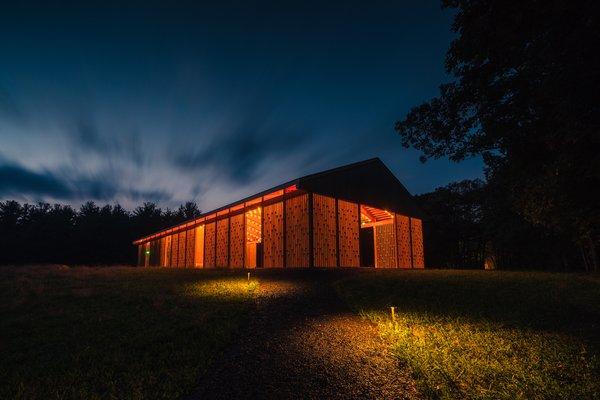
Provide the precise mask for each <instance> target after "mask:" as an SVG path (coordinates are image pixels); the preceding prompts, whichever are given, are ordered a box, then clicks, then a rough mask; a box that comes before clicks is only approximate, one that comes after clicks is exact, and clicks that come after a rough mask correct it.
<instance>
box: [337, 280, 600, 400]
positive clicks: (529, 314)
mask: <svg viewBox="0 0 600 400" xmlns="http://www.w3.org/2000/svg"><path fill="white" fill-rule="evenodd" d="M335 286H336V289H337V291H338V293H340V295H341V296H342V297H343V298H344V299H346V301H347V302H348V303H349V304H350V305H351V306H352V307H353V308H354V309H355V310H357V311H358V312H360V313H362V314H363V315H364V316H365V317H366V318H368V319H370V320H372V321H374V322H376V323H377V324H378V325H379V327H380V331H381V334H382V335H383V336H384V337H385V338H386V339H388V340H389V342H390V344H391V346H392V349H393V352H394V354H395V355H396V356H397V357H398V359H399V361H400V362H401V363H402V364H404V365H406V366H408V367H409V368H410V369H411V372H412V373H413V375H414V377H415V379H416V380H417V383H418V385H419V388H420V390H421V391H422V393H423V394H424V395H425V396H426V397H428V398H432V399H591V398H600V370H599V368H600V363H599V358H598V357H599V351H598V350H599V341H600V325H599V324H600V279H599V278H598V277H589V276H581V275H566V274H565V275H561V274H547V273H516V272H515V273H511V272H487V271H435V270H432V271H377V272H374V273H371V274H360V275H358V276H353V277H349V278H346V279H342V280H341V281H338V282H336V285H335ZM390 306H395V307H396V310H397V316H396V318H395V321H392V319H391V315H390V310H389V307H390Z"/></svg>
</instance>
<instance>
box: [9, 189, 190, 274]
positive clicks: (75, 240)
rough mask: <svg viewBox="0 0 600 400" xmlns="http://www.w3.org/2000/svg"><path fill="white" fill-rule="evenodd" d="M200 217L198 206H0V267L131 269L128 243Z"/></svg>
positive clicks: (131, 252) (133, 256)
mask: <svg viewBox="0 0 600 400" xmlns="http://www.w3.org/2000/svg"><path fill="white" fill-rule="evenodd" d="M198 215H200V210H199V209H198V206H197V205H196V203H193V202H188V203H186V204H184V205H182V206H180V207H179V209H177V210H175V211H173V210H170V209H166V210H162V209H161V208H159V207H157V206H156V205H155V204H153V203H144V204H143V205H141V206H139V207H137V208H135V209H134V210H133V211H132V212H130V211H128V210H126V209H124V208H123V207H121V206H120V205H104V206H98V205H96V204H95V203H94V202H87V203H85V204H83V205H82V206H81V207H80V208H79V209H75V208H73V207H71V206H69V205H61V204H53V205H50V204H48V203H38V204H35V205H31V204H20V203H19V202H17V201H12V200H8V201H4V202H0V265H6V264H30V263H60V264H91V265H108V264H134V263H135V260H136V249H135V246H133V245H132V241H133V240H135V239H137V238H139V237H141V236H143V235H146V234H149V233H152V232H155V231H157V230H160V229H163V228H166V227H168V226H171V225H175V224H177V223H180V222H182V221H185V220H187V219H190V218H194V217H196V216H198Z"/></svg>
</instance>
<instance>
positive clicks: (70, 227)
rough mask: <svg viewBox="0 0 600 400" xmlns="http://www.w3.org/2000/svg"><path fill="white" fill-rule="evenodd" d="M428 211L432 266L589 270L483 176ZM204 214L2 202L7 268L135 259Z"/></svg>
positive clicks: (425, 198) (426, 200)
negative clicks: (165, 232) (164, 234)
mask: <svg viewBox="0 0 600 400" xmlns="http://www.w3.org/2000/svg"><path fill="white" fill-rule="evenodd" d="M416 199H417V201H418V203H419V204H420V206H421V208H422V209H423V211H425V214H426V219H425V252H426V255H425V256H426V263H427V266H428V267H439V268H483V267H484V265H485V264H487V266H488V267H494V268H497V269H547V270H582V269H583V263H582V262H581V258H580V254H579V252H578V251H577V248H576V246H575V245H574V244H573V242H572V241H570V240H568V239H567V238H564V237H560V236H557V235H556V234H551V233H549V232H548V231H545V230H544V229H542V228H540V227H539V226H534V225H532V224H531V223H529V222H527V221H526V220H525V219H524V218H523V217H520V216H518V215H517V214H515V212H514V211H512V209H511V207H510V205H509V204H508V203H507V202H506V200H502V199H504V197H503V196H500V195H498V193H494V190H493V188H492V187H491V186H490V185H489V184H486V183H484V182H483V181H480V180H465V181H461V182H455V183H451V184H449V185H447V186H445V187H441V188H438V189H436V190H435V191H433V192H431V193H427V194H423V195H419V196H416ZM198 215H200V210H199V209H198V206H197V205H196V203H192V202H188V203H186V204H184V205H182V206H180V207H179V209H177V210H175V211H173V210H170V209H166V210H163V209H161V208H159V207H158V206H157V205H156V204H154V203H144V204H143V205H141V206H139V207H137V208H135V209H134V210H133V211H132V212H130V211H127V210H125V209H124V208H123V207H121V206H119V205H114V206H111V205H104V206H98V205H96V204H95V203H93V202H87V203H85V204H83V205H82V206H81V207H80V208H79V209H74V208H73V207H71V206H68V205H60V204H54V205H50V204H47V203H38V204H36V205H30V204H20V203H18V202H16V201H4V202H0V265H3V264H30V263H60V264H91V265H110V264H135V260H136V249H135V246H133V245H132V241H133V240H135V239H137V238H139V237H142V236H144V235H147V234H150V233H153V232H156V231H158V230H160V229H163V228H166V227H168V226H172V225H175V224H178V223H180V222H182V221H185V220H188V219H190V218H195V217H197V216H198Z"/></svg>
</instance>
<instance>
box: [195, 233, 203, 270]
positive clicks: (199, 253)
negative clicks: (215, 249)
mask: <svg viewBox="0 0 600 400" xmlns="http://www.w3.org/2000/svg"><path fill="white" fill-rule="evenodd" d="M195 229H196V233H195V240H194V267H196V268H202V267H204V225H200V226H197V227H196V228H195Z"/></svg>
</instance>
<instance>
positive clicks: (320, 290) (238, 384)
mask: <svg viewBox="0 0 600 400" xmlns="http://www.w3.org/2000/svg"><path fill="white" fill-rule="evenodd" d="M262 272H263V271H261V274H260V275H259V281H260V292H259V295H258V296H257V299H256V307H255V310H254V313H255V315H254V316H253V317H252V318H251V319H250V321H249V322H248V325H247V326H245V327H243V328H242V329H241V333H240V334H239V338H238V340H237V341H236V343H234V344H233V345H232V346H231V347H229V348H228V350H227V351H226V352H225V353H224V354H223V355H222V356H221V357H220V358H219V359H218V360H217V361H216V362H215V363H214V364H213V365H212V366H211V369H210V371H209V372H208V373H207V374H206V375H205V376H204V377H203V378H202V379H201V381H200V383H199V385H198V390H197V391H196V392H195V393H193V394H192V395H191V396H190V397H189V399H190V400H191V399H300V398H301V399H358V398H360V399H415V398H418V397H419V396H418V395H417V391H416V389H415V387H414V384H413V382H412V379H411V378H410V375H409V373H408V372H407V371H406V370H404V369H402V368H401V367H400V366H399V365H398V363H397V362H396V361H395V360H394V358H393V357H391V355H390V354H389V352H388V348H387V346H386V344H385V343H384V342H383V341H382V340H381V339H380V338H379V335H378V334H377V329H376V327H375V326H373V325H372V324H370V323H368V322H367V321H365V320H363V319H361V318H360V317H358V316H356V315H355V314H353V313H351V312H350V310H348V309H347V307H346V306H345V305H344V303H343V302H342V301H341V300H340V299H339V298H338V297H337V296H336V294H335V291H334V289H333V288H332V286H331V283H332V282H333V281H334V280H335V279H336V278H339V276H340V274H341V272H329V271H285V272H286V273H285V274H284V273H277V272H271V273H269V272H268V271H264V273H262Z"/></svg>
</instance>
